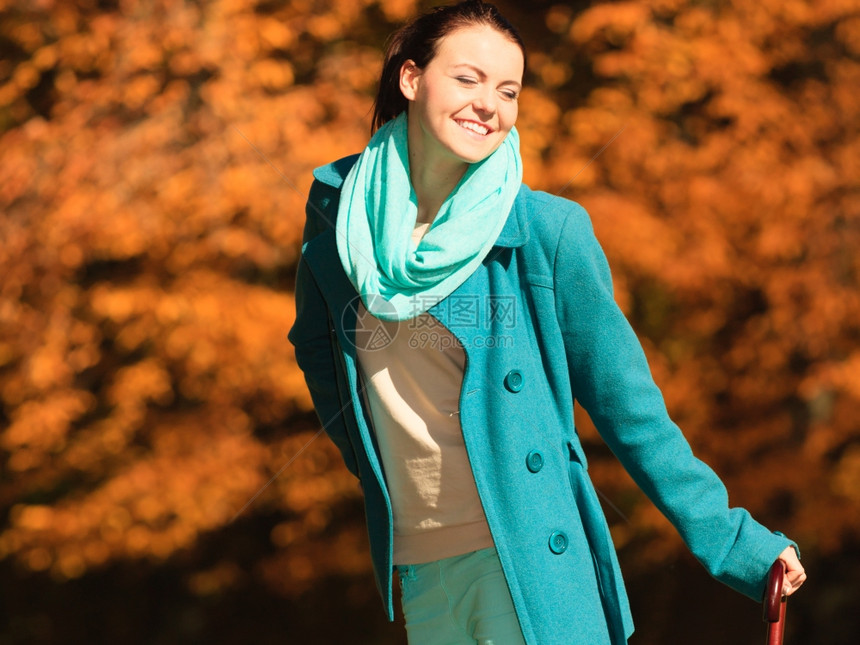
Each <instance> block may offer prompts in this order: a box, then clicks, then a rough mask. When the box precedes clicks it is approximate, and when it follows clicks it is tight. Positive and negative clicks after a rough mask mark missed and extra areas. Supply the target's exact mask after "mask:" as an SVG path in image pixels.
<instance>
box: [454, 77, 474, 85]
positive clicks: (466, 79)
mask: <svg viewBox="0 0 860 645" xmlns="http://www.w3.org/2000/svg"><path fill="white" fill-rule="evenodd" d="M457 81H458V82H460V83H462V84H463V85H477V84H478V81H477V80H475V79H474V78H470V77H468V76H458V77H457Z"/></svg>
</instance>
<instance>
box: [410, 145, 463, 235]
mask: <svg viewBox="0 0 860 645" xmlns="http://www.w3.org/2000/svg"><path fill="white" fill-rule="evenodd" d="M409 156H410V157H412V154H410V155H409ZM416 157H418V158H416V159H410V160H409V175H410V177H409V178H410V179H411V181H412V188H413V190H415V197H416V198H417V200H418V218H417V221H418V223H423V222H432V221H433V220H434V219H435V217H436V214H437V213H438V212H439V209H440V208H441V207H442V204H443V203H444V202H445V200H446V199H448V195H450V194H451V191H453V190H454V188H455V187H456V186H457V184H458V183H459V181H460V179H462V178H463V175H464V174H466V169H467V168H468V164H465V163H460V164H457V165H456V166H455V165H452V164H439V165H437V166H435V167H433V166H431V165H430V164H427V163H424V162H423V160H422V159H421V158H420V156H419V155H416Z"/></svg>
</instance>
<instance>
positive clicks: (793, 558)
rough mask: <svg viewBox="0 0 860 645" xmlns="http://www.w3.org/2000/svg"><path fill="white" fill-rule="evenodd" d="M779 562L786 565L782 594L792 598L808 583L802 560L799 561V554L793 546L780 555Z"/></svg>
mask: <svg viewBox="0 0 860 645" xmlns="http://www.w3.org/2000/svg"><path fill="white" fill-rule="evenodd" d="M779 560H780V561H781V562H782V563H783V564H784V565H785V578H783V582H782V593H783V594H785V595H786V596H790V595H791V594H793V593H794V592H795V591H797V590H798V589H800V585H802V584H803V583H804V582H805V581H806V571H804V569H803V565H802V564H800V560H798V559H797V553H796V552H795V550H794V547H793V546H789V547H786V549H785V551H783V552H782V553H780V554H779Z"/></svg>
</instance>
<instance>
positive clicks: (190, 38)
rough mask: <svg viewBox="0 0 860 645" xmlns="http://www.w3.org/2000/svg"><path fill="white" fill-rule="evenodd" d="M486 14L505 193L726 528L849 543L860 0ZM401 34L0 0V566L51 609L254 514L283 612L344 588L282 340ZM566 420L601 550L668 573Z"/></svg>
mask: <svg viewBox="0 0 860 645" xmlns="http://www.w3.org/2000/svg"><path fill="white" fill-rule="evenodd" d="M498 4H499V6H500V7H501V8H502V9H503V11H505V12H506V13H507V14H509V15H510V16H511V18H512V20H513V21H514V22H515V24H518V25H521V26H522V28H523V33H524V35H525V36H526V39H527V44H528V46H529V49H530V54H531V59H530V66H531V69H530V72H529V76H528V78H527V85H528V87H527V88H526V90H525V91H524V92H523V95H522V97H521V105H520V120H519V122H518V127H519V129H520V133H521V137H522V154H523V158H524V166H525V170H526V181H527V182H528V183H530V185H532V187H534V188H539V189H544V190H548V191H551V192H560V193H561V194H562V195H564V196H565V197H568V198H571V199H575V200H577V201H580V202H581V203H583V204H584V205H585V206H586V207H587V208H588V210H589V211H590V213H591V215H592V218H593V220H594V225H595V229H596V231H597V235H598V238H599V239H600V240H601V242H602V244H603V245H604V248H605V249H606V251H607V254H608V256H609V259H610V262H611V264H612V266H613V270H614V277H615V281H616V291H617V299H618V301H619V303H620V304H621V306H622V307H623V308H624V309H625V311H626V312H627V313H628V315H629V316H630V318H631V321H632V323H633V325H634V327H635V328H636V330H637V332H638V333H639V334H640V337H641V338H642V341H643V344H644V345H645V348H646V351H647V352H648V354H649V358H650V359H651V362H652V366H653V370H654V373H655V377H656V379H657V381H658V383H659V384H660V385H661V387H662V388H663V390H664V393H665V396H666V400H667V404H668V407H669V409H670V411H671V412H672V414H673V416H674V418H676V419H677V420H678V421H679V423H680V425H681V426H682V428H683V429H684V431H685V433H686V434H687V436H688V437H689V438H690V440H691V443H692V444H693V446H694V448H695V450H696V451H697V452H698V454H700V455H701V456H702V457H703V458H704V459H705V460H706V461H708V462H709V463H710V464H712V465H713V466H714V468H715V469H716V470H717V472H719V473H720V474H721V475H722V476H724V478H725V480H726V482H727V484H728V487H729V490H730V492H731V493H732V497H733V501H736V502H737V503H740V504H743V505H745V506H747V507H748V508H750V509H751V510H752V511H753V512H754V513H755V514H756V515H757V516H759V517H761V518H762V519H763V520H764V521H766V522H767V523H768V524H771V525H773V526H774V527H775V528H783V529H785V530H786V532H790V533H791V534H792V535H793V536H796V537H797V539H798V540H801V541H802V542H803V543H804V545H805V546H807V547H808V548H812V549H813V550H818V551H819V552H821V553H828V552H830V553H832V552H836V551H838V549H840V548H841V546H842V545H843V544H844V543H845V542H846V541H847V540H849V539H856V538H857V537H858V533H860V523H858V520H857V518H858V517H860V493H858V491H860V453H858V450H857V445H858V441H860V428H858V425H857V423H856V421H855V419H854V416H855V415H854V413H855V411H856V409H857V407H858V404H860V344H858V338H860V323H858V321H860V255H858V253H857V249H858V248H860V190H858V188H860V187H858V177H860V140H858V122H860V121H858V99H857V87H860V48H858V45H857V43H858V42H860V38H858V34H860V21H858V18H857V17H856V16H857V11H858V9H860V2H858V1H857V0H820V1H812V0H808V1H802V0H793V1H792V2H785V0H761V1H760V2H758V3H749V2H740V1H735V0H725V1H722V2H712V3H702V2H692V1H690V0H643V1H641V2H598V3H594V4H593V5H592V6H590V7H589V8H587V9H585V10H584V11H582V12H580V13H576V12H574V11H573V10H571V9H570V8H569V7H567V6H566V5H563V4H556V5H552V4H551V3H545V2H538V3H534V4H535V7H536V8H535V9H533V10H526V9H524V8H522V7H518V6H517V5H516V4H515V3H505V2H499V3H498ZM426 5H427V3H419V2H417V1H416V0H359V1H356V0H325V1H321V2H310V0H295V1H293V2H285V3H281V2H269V1H265V0H213V1H212V2H206V3H196V2H191V1H184V0H151V1H143V0H118V1H116V2H102V3H98V2H94V1H89V0H76V1H74V2H60V1H59V0H56V1H55V0H38V1H37V2H25V1H23V0H21V1H16V0H0V42H2V46H3V48H4V55H3V57H2V60H0V208H2V217H0V467H2V474H0V507H2V509H3V513H4V516H6V517H7V518H8V521H7V522H6V523H5V525H3V527H2V528H0V558H5V559H11V560H14V561H16V562H18V563H19V564H21V565H23V567H24V568H25V569H27V570H28V571H34V572H38V571H46V572H49V573H50V574H51V575H53V576H55V577H56V578H57V579H58V580H65V579H70V578H76V577H79V576H83V575H84V574H86V573H87V572H88V571H90V570H93V569H96V568H98V567H101V566H104V565H105V564H106V563H110V562H116V561H123V560H149V561H152V562H155V563H158V562H163V561H164V560H165V559H167V558H170V557H171V556H173V555H174V554H176V553H178V552H181V551H182V550H184V549H190V548H193V547H194V545H195V543H196V542H197V541H198V540H199V539H201V537H202V536H205V535H207V534H211V533H213V532H217V531H219V530H223V529H224V528H225V527H227V526H229V525H231V523H233V522H235V521H241V518H244V517H247V516H248V515H253V514H255V513H261V512H265V513H276V514H280V516H281V520H279V521H278V522H276V523H275V526H274V528H273V529H272V531H271V535H270V542H271V544H272V546H273V549H274V553H275V554H274V555H261V556H260V557H261V562H260V573H259V575H260V576H261V577H262V578H263V579H264V580H265V581H266V583H267V584H269V585H270V586H271V588H272V589H273V590H275V591H277V592H278V593H284V594H288V595H290V594H292V595H298V594H300V593H302V592H303V591H304V590H306V589H308V588H309V587H310V586H311V585H313V584H314V581H315V580H316V579H318V578H320V577H322V576H326V575H352V574H355V573H357V572H365V573H366V572H367V571H368V570H369V560H368V559H367V557H366V554H365V552H364V550H365V548H366V547H365V542H364V538H363V534H362V533H361V532H360V531H358V530H356V529H355V528H354V527H352V526H349V527H340V526H337V525H336V524H333V522H334V520H333V519H332V514H331V512H330V509H331V508H332V507H334V506H337V505H339V504H342V503H352V504H354V503H355V502H356V500H357V499H358V497H359V495H360V491H359V488H358V485H357V483H356V482H354V481H353V479H352V478H351V476H350V475H349V474H348V473H347V472H346V471H345V469H344V468H343V466H342V465H341V464H340V461H339V457H338V456H337V454H336V451H335V449H334V448H333V446H332V445H331V444H330V442H328V441H327V440H325V439H323V438H319V439H317V438H316V437H317V432H318V429H319V428H318V426H317V425H316V420H315V419H314V417H313V416H312V414H311V404H310V398H309V396H308V394H307V391H306V389H305V386H304V381H303V379H302V375H301V373H300V372H299V370H298V368H297V367H296V365H295V361H294V358H293V355H292V348H291V347H290V345H289V343H288V342H287V340H286V333H287V330H288V329H289V327H290V325H291V322H292V319H293V316H294V302H293V297H292V284H293V278H294V272H295V267H296V262H297V260H298V257H299V252H300V245H301V233H302V224H303V220H304V212H303V209H304V198H305V195H306V193H307V190H308V187H309V186H310V182H311V174H310V173H311V170H312V168H314V167H315V166H318V165H321V164H323V163H326V162H328V161H331V160H333V159H335V158H337V157H340V156H343V155H346V154H350V153H352V152H356V151H359V150H360V149H361V148H362V147H363V145H364V143H365V142H366V140H367V137H368V133H369V124H370V115H369V110H370V108H371V102H372V96H373V91H374V84H375V82H376V75H377V73H378V71H379V67H380V65H381V60H382V54H381V47H382V45H383V42H384V38H385V36H386V35H387V33H388V32H389V31H390V29H391V28H392V27H393V26H394V24H395V23H396V22H397V21H400V20H402V19H404V18H406V17H408V16H411V15H413V14H414V13H415V11H416V10H417V9H418V8H419V6H421V7H423V6H426ZM607 144H609V145H608V146H607ZM582 421H583V428H584V433H585V437H586V440H587V443H588V446H587V447H588V448H591V450H592V451H593V452H594V457H593V458H592V460H591V463H592V475H593V477H594V479H595V482H596V483H597V485H598V487H599V488H600V489H601V491H602V492H603V493H605V494H606V496H607V497H608V498H609V499H610V500H613V503H615V504H616V505H617V506H619V507H620V509H621V511H622V512H623V513H625V515H627V516H628V520H629V521H628V522H623V521H616V520H615V519H614V518H615V517H616V516H615V515H614V514H613V512H612V511H611V510H610V511H609V512H610V516H611V517H612V518H613V532H614V535H615V538H616V541H617V543H618V544H619V546H620V547H622V548H623V547H624V546H626V545H629V544H638V545H641V546H643V547H645V546H647V547H648V548H641V549H637V550H636V554H635V555H631V556H630V558H631V560H632V562H633V563H634V564H636V565H638V566H641V567H643V568H644V567H649V566H653V565H655V564H660V563H665V562H667V561H669V560H670V559H671V558H672V557H675V556H676V554H677V553H678V550H679V544H678V541H677V538H675V537H669V536H670V535H671V532H670V531H669V530H667V527H666V525H665V520H663V519H662V518H661V517H660V516H659V514H657V513H656V511H655V509H654V508H653V506H651V505H650V504H648V503H647V502H645V501H644V500H643V499H642V497H641V495H638V494H637V493H636V492H635V491H633V489H632V484H631V483H630V482H629V480H628V479H626V477H625V476H624V475H623V474H622V473H621V471H620V468H619V467H618V466H617V464H616V463H615V462H614V461H613V460H612V459H611V457H610V456H609V455H606V454H604V452H603V451H602V450H601V448H600V444H599V440H598V439H597V438H596V437H595V436H594V434H593V433H592V432H589V431H588V424H587V421H586V420H585V419H583V420H582ZM296 455H298V456H296ZM276 475H277V476H276ZM270 480H271V483H270V484H269V485H267V482H270ZM261 491H262V492H261ZM258 493H259V496H258V497H255V496H256V495H257V494H258ZM248 502H251V503H250V505H248ZM246 505H247V507H246ZM237 514H239V518H240V519H237V518H236V516H237ZM323 535H327V536H329V537H328V539H330V540H333V541H334V542H335V543H336V544H337V545H338V554H339V557H338V558H336V559H332V558H326V557H325V555H324V553H325V546H324V545H323V544H321V543H320V541H319V538H320V536H323ZM239 578H240V573H238V572H237V570H236V567H235V566H234V565H230V564H229V563H227V564H223V565H219V566H218V567H215V568H213V569H211V570H206V571H199V572H196V573H195V574H194V575H192V576H191V577H190V578H189V581H188V585H189V588H191V589H192V590H195V593H200V594H206V593H211V592H212V591H213V590H217V589H218V588H220V587H229V586H230V585H232V584H234V583H235V582H236V580H238V579H239Z"/></svg>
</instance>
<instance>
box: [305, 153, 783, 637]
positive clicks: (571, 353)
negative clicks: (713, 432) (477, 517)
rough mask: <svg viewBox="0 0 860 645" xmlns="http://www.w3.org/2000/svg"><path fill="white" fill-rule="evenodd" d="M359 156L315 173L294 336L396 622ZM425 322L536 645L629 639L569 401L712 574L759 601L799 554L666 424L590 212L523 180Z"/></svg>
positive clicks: (624, 605) (611, 554)
mask: <svg viewBox="0 0 860 645" xmlns="http://www.w3.org/2000/svg"><path fill="white" fill-rule="evenodd" d="M355 159H356V157H355V156H353V157H347V158H345V159H341V160H339V161H337V162H335V163H333V164H330V165H328V166H323V167H321V168H318V169H317V170H316V171H315V172H314V177H315V179H316V181H314V183H313V186H312V187H311V192H310V196H309V199H308V206H307V223H306V227H305V235H304V244H303V247H302V259H301V262H300V264H299V268H298V275H297V283H296V321H295V324H294V326H293V328H292V329H291V331H290V334H289V338H290V341H291V342H292V343H293V344H294V345H295V351H296V361H297V362H298V364H299V366H300V367H301V369H302V370H303V371H304V374H305V378H306V381H307V384H308V388H309V390H310V393H311V396H312V399H313V402H314V406H315V408H316V410H317V413H318V415H319V417H320V420H321V422H322V424H323V426H324V427H325V429H326V431H327V433H328V434H329V436H330V437H331V438H332V440H333V441H334V442H335V444H336V445H337V447H338V448H339V449H340V452H341V453H342V455H343V459H344V461H345V462H346V465H347V467H348V468H349V470H350V471H352V473H353V474H355V475H356V476H357V477H358V478H359V479H360V481H361V486H362V489H363V492H364V501H365V509H366V516H367V526H368V532H369V535H370V551H371V556H372V559H373V565H374V571H375V574H376V582H377V585H378V587H379V590H380V593H381V594H382V600H383V603H384V605H385V608H386V611H387V612H388V616H389V619H392V620H393V615H394V613H393V608H392V565H393V563H392V515H391V502H390V499H389V495H388V490H387V488H386V480H385V473H384V471H383V466H382V462H381V460H380V456H379V450H378V447H377V445H376V440H375V437H374V435H373V432H372V430H371V427H372V426H371V423H370V417H369V414H368V410H367V409H366V407H365V405H364V402H363V399H362V396H361V394H360V391H359V376H358V372H357V363H356V351H355V341H356V338H355V328H356V310H355V303H356V300H355V298H356V297H357V295H358V294H357V293H356V291H355V289H354V288H353V286H352V284H351V283H350V282H349V280H348V279H347V277H346V274H345V273H344V271H343V269H342V267H341V264H340V261H339V259H338V254H337V248H336V244H335V231H334V222H335V219H336V217H337V206H338V198H339V189H340V186H341V184H342V182H343V179H344V177H345V176H346V173H347V172H348V171H349V169H350V167H351V166H352V164H353V163H354V162H355ZM429 313H431V314H432V315H433V316H435V317H436V318H438V319H439V321H440V322H441V323H442V324H443V325H445V326H446V327H447V328H448V329H450V330H451V332H453V333H454V335H455V336H456V337H457V338H458V339H459V341H460V342H461V343H462V345H463V347H464V350H465V353H466V370H465V374H464V377H463V385H462V390H461V393H460V421H461V425H462V429H463V437H464V440H465V445H466V449H467V452H468V455H469V460H470V463H471V465H472V471H473V474H474V477H475V482H476V484H477V488H478V493H479V495H480V498H481V502H482V504H483V507H484V511H485V512H486V516H487V521H488V523H489V526H490V530H491V532H492V535H493V540H494V541H495V545H496V549H497V550H498V553H499V557H500V559H501V562H502V567H503V569H504V573H505V577H506V579H507V582H508V586H509V588H510V592H511V596H512V598H513V601H514V606H515V607H516V610H517V616H518V618H519V621H520V625H521V627H522V630H523V634H524V636H525V639H526V641H527V642H528V643H530V644H540V645H547V644H552V643H558V644H560V645H561V644H564V645H571V644H582V645H598V644H600V643H613V644H619V643H626V642H627V638H628V637H629V635H630V634H631V633H632V631H633V622H632V620H631V616H630V609H629V606H628V602H627V594H626V592H625V590H624V583H623V581H622V578H621V573H620V571H619V568H618V561H617V559H616V556H615V550H614V548H613V545H612V540H611V537H610V534H609V529H608V527H607V524H606V520H605V518H604V515H603V513H602V510H601V507H600V504H599V502H598V499H597V496H596V494H595V490H594V487H593V486H592V484H591V481H590V479H589V476H588V465H587V461H586V457H585V454H584V453H583V450H582V447H581V443H580V440H579V437H578V436H577V433H576V430H575V428H574V422H573V402H574V399H576V400H577V401H579V402H580V403H581V404H582V406H583V407H584V408H585V409H586V410H587V411H588V413H589V415H590V416H591V418H592V420H593V421H594V423H595V425H596V426H597V429H598V431H599V432H600V434H601V436H602V437H603V439H604V440H605V441H606V443H607V444H608V445H609V447H610V448H611V449H612V451H613V452H614V453H615V455H616V456H617V457H618V458H619V459H620V460H621V462H622V463H623V464H624V466H625V468H626V469H627V471H628V472H629V473H630V474H631V476H632V477H633V479H634V480H635V481H636V483H637V484H638V485H639V486H640V487H641V488H642V490H643V491H644V492H645V493H646V494H647V495H648V497H649V498H650V499H651V500H652V501H653V502H654V503H655V504H656V505H657V507H658V508H659V509H660V510H661V511H662V512H663V513H664V514H665V515H666V517H668V518H669V520H670V521H671V522H672V523H673V524H674V526H675V527H676V528H677V529H678V531H679V532H680V534H681V536H682V537H683V539H684V540H685V542H686V544H687V545H688V546H689V548H690V549H691V551H692V552H693V554H694V555H695V556H696V557H697V558H698V559H699V560H700V561H701V562H702V564H703V565H704V566H705V567H706V568H707V570H708V571H709V572H710V573H711V574H712V575H713V576H714V577H716V578H718V579H719V580H721V581H722V582H724V583H726V584H728V585H729V586H731V587H733V588H734V589H737V590H738V591H740V592H742V593H744V594H746V595H748V596H750V597H752V598H754V599H756V600H760V599H761V597H762V593H763V588H764V581H765V578H766V576H767V571H768V568H769V567H770V565H771V564H772V563H773V562H774V561H775V560H776V559H777V557H778V555H779V554H780V553H781V552H782V550H783V549H785V547H786V546H788V545H789V544H792V543H791V542H790V541H789V540H788V539H786V538H785V537H783V536H781V535H780V534H775V533H772V532H770V531H769V530H767V529H766V528H764V527H763V526H761V525H760V524H758V523H757V522H756V521H755V520H753V518H752V517H751V516H750V514H749V513H748V512H747V511H746V510H744V509H741V508H729V505H728V495H727V493H726V489H725V487H724V486H723V484H722V483H721V481H720V480H719V478H718V477H717V476H716V475H715V474H714V472H713V471H712V470H711V469H710V468H709V467H708V466H706V465H705V464H704V463H703V462H701V461H699V460H698V459H697V458H696V457H694V456H693V454H692V452H691V451H690V447H689V445H688V443H687V441H686V440H685V439H684V437H683V435H682V434H681V431H680V430H679V429H678V427H677V426H676V425H675V424H674V423H673V422H672V421H671V420H670V418H669V416H668V414H667V412H666V407H665V405H664V402H663V398H662V395H661V393H660V391H659V390H658V388H657V386H656V385H655V384H654V382H653V380H652V378H651V374H650V370H649V368H648V365H647V363H646V360H645V356H644V354H643V352H642V349H641V346H640V344H639V342H638V340H637V338H636V336H635V334H634V332H633V330H632V329H631V328H630V325H629V324H628V322H627V320H626V319H625V317H624V315H623V314H622V313H621V311H620V310H619V309H618V307H617V306H616V304H615V301H614V299H613V293H612V281H611V277H610V273H609V268H608V265H607V262H606V259H605V257H604V254H603V251H602V250H601V248H600V246H599V245H598V243H597V240H596V239H595V237H594V234H593V231H592V227H591V223H590V220H589V217H588V215H587V213H586V212H585V210H584V209H583V208H582V207H581V206H579V205H578V204H576V203H574V202H571V201H568V200H566V199H562V198H560V197H554V196H551V195H548V194H546V193H542V192H536V191H532V190H530V189H529V188H528V187H527V186H525V185H523V186H522V189H521V190H520V192H519V195H518V196H517V199H516V202H515V203H514V206H513V208H512V209H511V212H510V214H509V215H508V218H507V220H506V224H505V227H504V229H503V230H502V233H501V235H500V236H499V238H498V241H497V242H496V244H495V246H494V247H493V249H492V250H491V251H490V253H489V255H488V256H487V258H486V259H485V260H484V262H483V264H482V265H481V266H479V268H478V269H477V270H475V272H474V273H473V274H472V275H471V276H470V277H469V278H468V279H467V280H466V281H465V282H464V283H463V284H462V286H460V287H459V288H458V289H457V290H456V291H455V292H454V293H452V294H451V295H450V296H449V297H448V298H446V299H445V300H443V301H442V302H440V303H438V304H437V305H435V306H434V307H432V308H431V309H430V310H429Z"/></svg>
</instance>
